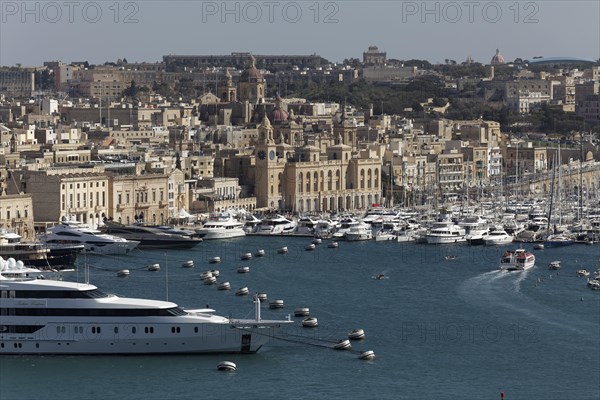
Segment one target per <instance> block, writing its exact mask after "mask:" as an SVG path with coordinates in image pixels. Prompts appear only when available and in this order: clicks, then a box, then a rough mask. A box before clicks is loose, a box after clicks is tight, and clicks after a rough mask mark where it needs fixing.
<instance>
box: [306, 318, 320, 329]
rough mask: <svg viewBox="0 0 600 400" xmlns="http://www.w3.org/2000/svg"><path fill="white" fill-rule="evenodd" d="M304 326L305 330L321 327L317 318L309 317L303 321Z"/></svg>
mask: <svg viewBox="0 0 600 400" xmlns="http://www.w3.org/2000/svg"><path fill="white" fill-rule="evenodd" d="M302 326H303V327H305V328H316V327H317V326H319V321H317V318H315V317H308V318H304V319H303V320H302Z"/></svg>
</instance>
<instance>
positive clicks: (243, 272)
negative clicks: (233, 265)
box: [237, 267, 250, 274]
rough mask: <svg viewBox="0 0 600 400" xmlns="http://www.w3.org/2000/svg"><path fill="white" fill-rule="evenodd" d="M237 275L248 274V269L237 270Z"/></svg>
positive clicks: (240, 268)
mask: <svg viewBox="0 0 600 400" xmlns="http://www.w3.org/2000/svg"><path fill="white" fill-rule="evenodd" d="M237 272H238V274H247V273H248V272H250V267H239V268H238V269H237Z"/></svg>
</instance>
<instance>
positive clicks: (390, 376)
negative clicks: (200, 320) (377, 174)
mask: <svg viewBox="0 0 600 400" xmlns="http://www.w3.org/2000/svg"><path fill="white" fill-rule="evenodd" d="M309 242H310V240H309V239H307V238H286V237H275V238H266V237H247V238H240V239H235V240H228V241H212V242H208V241H207V242H204V243H202V244H200V245H199V246H197V247H196V248H195V249H192V250H188V251H168V252H166V253H165V252H164V251H143V252H142V251H136V252H134V253H133V254H130V255H127V256H121V257H110V258H109V257H92V256H89V257H88V258H87V261H88V264H89V265H90V274H91V279H90V281H91V283H93V284H95V285H96V286H98V287H100V288H101V289H102V290H104V291H107V292H112V293H117V294H119V295H126V296H137V297H147V298H154V299H165V298H166V297H167V288H168V298H169V300H171V301H174V302H176V303H178V304H180V305H182V306H184V307H204V306H206V305H209V306H210V307H211V308H215V309H216V310H217V313H218V314H221V315H230V314H231V315H232V316H234V317H246V316H252V315H253V312H254V311H253V304H252V302H251V298H250V296H246V297H238V296H234V292H235V289H237V288H239V287H242V286H248V287H249V289H250V291H251V292H265V293H267V294H268V297H269V300H274V299H282V300H284V301H285V308H284V309H283V310H277V311H275V310H269V309H267V308H266V306H265V307H264V308H263V318H285V317H286V316H287V314H289V313H292V315H293V310H294V308H297V307H310V310H311V315H314V316H316V317H317V318H318V320H319V327H318V328H316V329H306V328H302V327H300V323H299V322H300V319H299V318H296V321H297V322H296V324H295V325H294V327H292V328H290V329H289V330H288V331H287V332H286V333H285V334H284V335H283V339H285V340H273V341H271V342H270V343H269V344H268V345H266V346H265V347H264V348H263V349H261V351H260V352H259V353H257V354H254V355H226V356H223V355H221V356H218V355H217V356H212V355H211V356H197V355H194V356H93V357H90V356H71V357H60V356H46V357H31V356H24V357H7V356H4V357H1V358H0V399H2V400H4V399H110V398H114V399H139V398H144V399H222V398H233V397H243V398H249V399H255V398H261V399H282V398H289V399H305V398H315V397H323V398H328V399H329V398H378V399H399V398H401V399H404V398H406V399H415V398H423V399H499V398H500V393H501V392H504V393H505V399H506V400H514V399H551V400H552V399H598V398H600V322H599V321H600V291H591V290H589V289H588V288H587V287H586V283H585V278H578V277H576V276H575V271H576V270H577V269H581V268H587V269H588V270H595V269H596V268H598V258H599V257H600V248H599V247H598V246H583V245H581V246H578V245H574V246H570V247H565V248H560V249H546V250H543V251H538V252H536V256H537V263H536V267H535V268H533V269H531V270H529V271H526V272H522V273H502V272H499V271H497V270H496V268H497V265H498V262H499V258H500V255H501V253H502V252H503V251H504V250H505V249H506V248H512V247H514V246H508V247H487V248H486V247H478V246H475V247H468V246H463V245H439V246H431V245H416V244H412V243H407V244H399V243H388V242H386V243H376V242H374V241H370V242H351V243H350V242H340V246H339V248H338V249H329V248H327V247H326V245H325V244H323V245H321V246H318V247H317V249H316V250H315V251H313V252H307V251H304V246H305V245H306V244H308V243H309ZM284 245H285V246H287V247H288V248H289V253H288V254H285V255H281V254H277V253H276V249H277V248H279V247H281V246H284ZM258 249H264V250H265V251H266V256H265V257H262V258H255V259H253V260H250V261H240V258H239V257H240V255H241V254H242V253H245V252H252V253H254V252H256V251H257V250H258ZM447 255H456V256H457V258H456V259H455V260H446V259H445V256H447ZM213 256H220V257H221V259H222V260H223V261H222V262H221V263H220V264H209V263H208V260H209V259H210V258H211V257H213ZM189 259H193V260H194V262H195V267H194V268H191V269H184V268H182V267H181V263H182V262H183V261H186V260H189ZM553 260H561V261H562V269H561V270H560V271H558V272H557V271H550V270H548V269H547V265H548V263H549V262H550V261H553ZM81 261H82V264H83V260H81ZM155 262H158V263H160V264H161V271H160V272H148V271H146V269H145V266H146V265H148V264H150V263H155ZM240 265H248V266H250V268H251V271H250V273H248V274H238V273H237V272H236V270H237V267H238V266H240ZM121 268H129V269H130V270H131V275H130V276H129V277H128V278H117V277H116V276H115V271H116V270H118V269H121ZM214 268H217V269H219V270H220V272H221V276H220V277H219V281H221V282H222V281H229V282H231V285H232V290H231V291H225V292H223V291H217V289H216V286H206V285H203V284H202V282H201V280H200V278H199V275H200V272H202V271H204V270H208V269H214ZM380 272H384V273H385V275H386V279H383V280H376V279H374V276H375V275H377V274H378V273H380ZM81 275H83V274H82V273H81ZM355 328H363V329H364V330H365V332H366V335H367V338H366V340H364V341H361V342H353V350H354V351H352V352H340V351H334V350H331V349H329V348H327V347H329V346H331V343H333V342H335V341H337V340H339V339H342V338H345V337H346V334H347V333H348V332H349V331H350V330H352V329H355ZM299 342H301V343H299ZM306 342H310V343H311V344H312V345H310V344H303V343H306ZM323 346H327V347H323ZM360 350H373V351H374V352H375V354H376V356H377V357H376V358H375V359H374V360H373V361H361V360H359V359H358V357H357V355H358V351H360ZM221 360H230V361H234V362H235V363H236V364H237V366H238V369H237V371H236V372H234V373H222V372H218V371H217V370H216V365H217V363H218V362H219V361H221Z"/></svg>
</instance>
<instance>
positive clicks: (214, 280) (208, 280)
mask: <svg viewBox="0 0 600 400" xmlns="http://www.w3.org/2000/svg"><path fill="white" fill-rule="evenodd" d="M202 282H204V284H205V285H214V284H215V283H217V278H215V277H214V276H207V277H206V278H204V279H202Z"/></svg>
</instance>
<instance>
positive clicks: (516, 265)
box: [500, 249, 535, 271]
mask: <svg viewBox="0 0 600 400" xmlns="http://www.w3.org/2000/svg"><path fill="white" fill-rule="evenodd" d="M534 265H535V255H534V254H533V253H531V252H529V251H527V250H525V249H516V250H514V251H509V250H507V251H505V252H504V254H502V257H501V258H500V269H502V270H505V271H525V270H527V269H529V268H531V267H533V266H534Z"/></svg>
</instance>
